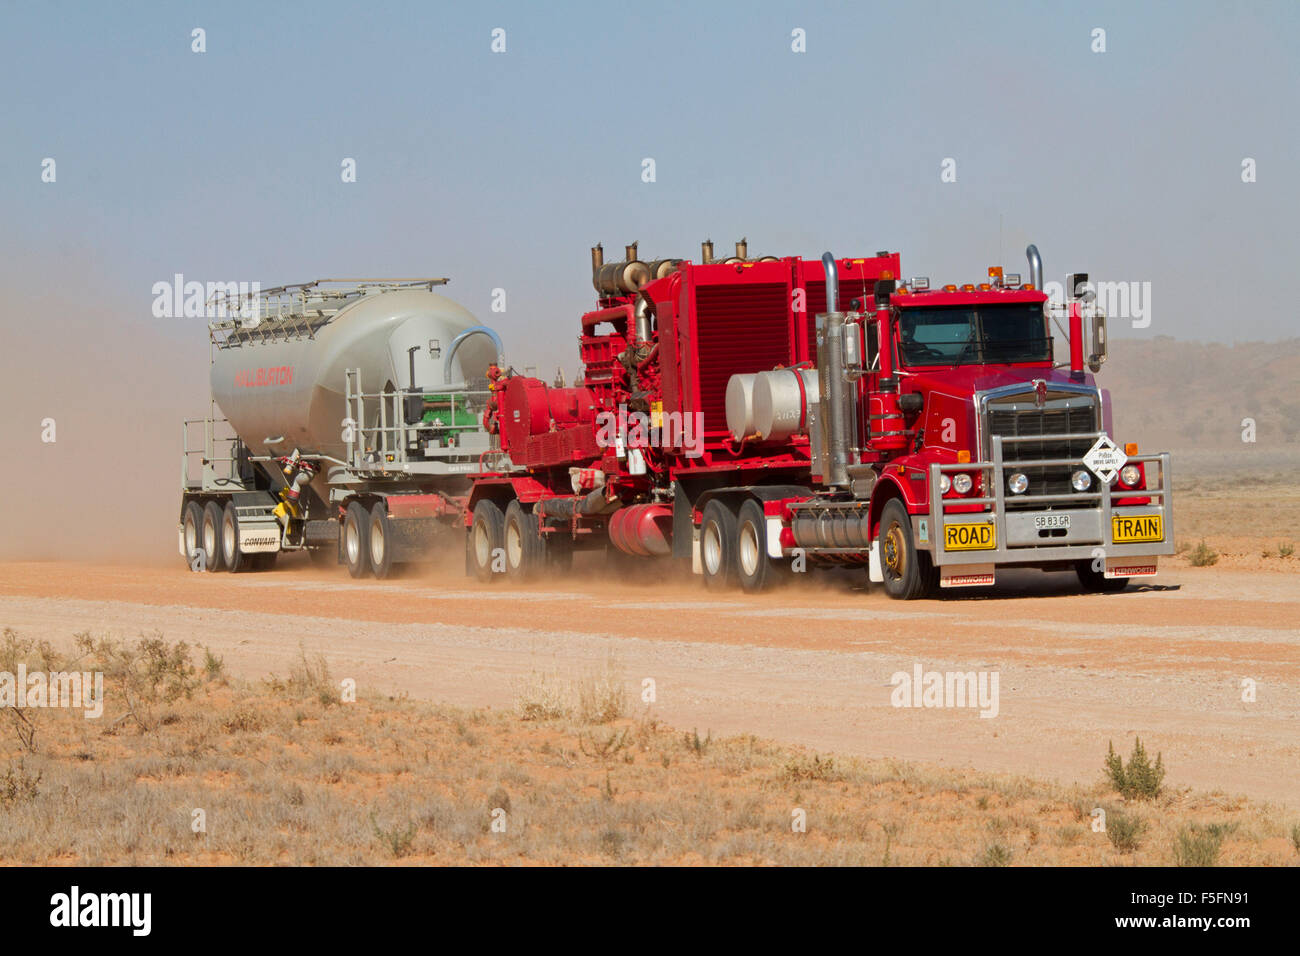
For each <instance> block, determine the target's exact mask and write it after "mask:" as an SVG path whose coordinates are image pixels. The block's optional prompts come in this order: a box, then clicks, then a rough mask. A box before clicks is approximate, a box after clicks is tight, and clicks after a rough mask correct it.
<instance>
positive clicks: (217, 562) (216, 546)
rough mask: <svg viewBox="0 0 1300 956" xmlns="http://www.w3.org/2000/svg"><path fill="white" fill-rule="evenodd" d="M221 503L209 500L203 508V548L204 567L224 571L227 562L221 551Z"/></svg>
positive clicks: (209, 569)
mask: <svg viewBox="0 0 1300 956" xmlns="http://www.w3.org/2000/svg"><path fill="white" fill-rule="evenodd" d="M221 517H222V510H221V505H219V504H217V503H216V502H215V501H209V502H208V503H207V505H205V506H204V508H203V524H202V525H201V526H200V527H201V528H202V529H203V534H202V540H203V544H202V545H201V547H202V549H203V558H204V567H205V568H206V569H207V570H208V571H224V570H225V569H226V562H225V560H224V557H225V556H224V555H223V554H222V553H221Z"/></svg>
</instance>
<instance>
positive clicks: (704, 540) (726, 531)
mask: <svg viewBox="0 0 1300 956" xmlns="http://www.w3.org/2000/svg"><path fill="white" fill-rule="evenodd" d="M737 537H738V535H737V531H736V514H735V512H734V511H732V510H731V509H730V508H728V507H727V506H726V504H724V503H723V502H722V501H721V500H720V499H718V498H714V499H713V500H712V501H710V502H709V503H708V504H707V505H705V506H704V520H703V522H702V523H701V524H700V565H701V566H702V568H703V570H704V584H705V586H706V587H708V588H709V589H710V590H722V589H724V588H729V587H731V586H732V585H734V584H735V583H736V541H737Z"/></svg>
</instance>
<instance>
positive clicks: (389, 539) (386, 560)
mask: <svg viewBox="0 0 1300 956" xmlns="http://www.w3.org/2000/svg"><path fill="white" fill-rule="evenodd" d="M392 531H393V523H392V522H391V521H389V520H388V503H387V502H384V501H379V502H376V503H375V506H374V507H373V508H371V509H370V528H369V530H368V531H367V532H366V544H367V547H366V552H367V553H368V554H369V555H370V570H371V571H373V572H375V577H377V578H386V577H388V575H389V574H390V573H391V572H392V570H393V534H392Z"/></svg>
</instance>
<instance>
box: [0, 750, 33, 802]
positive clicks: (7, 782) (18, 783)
mask: <svg viewBox="0 0 1300 956" xmlns="http://www.w3.org/2000/svg"><path fill="white" fill-rule="evenodd" d="M40 783H41V775H40V774H39V773H37V774H35V775H32V774H30V773H28V772H27V768H26V767H24V766H23V762H22V761H21V760H20V761H18V763H17V764H16V765H15V764H14V763H12V762H11V763H10V764H9V766H8V767H7V768H6V769H5V772H4V775H3V776H0V807H4V808H5V809H6V810H8V809H9V808H10V807H12V806H13V805H14V804H16V803H26V802H28V801H30V800H35V799H36V795H37V794H38V793H40Z"/></svg>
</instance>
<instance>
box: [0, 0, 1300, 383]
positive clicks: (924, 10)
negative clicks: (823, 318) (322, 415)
mask: <svg viewBox="0 0 1300 956" xmlns="http://www.w3.org/2000/svg"><path fill="white" fill-rule="evenodd" d="M0 10H2V11H3V12H2V13H0V20H2V26H3V29H0V83H2V86H0V88H2V89H3V90H4V91H5V92H4V93H3V94H2V97H3V99H2V101H0V141H2V142H3V144H4V147H3V151H2V152H0V215H2V216H3V219H4V221H5V222H6V223H8V224H9V227H10V228H9V229H7V230H6V235H5V237H4V243H5V249H4V251H5V253H6V255H5V257H4V258H5V260H6V264H5V266H4V267H3V270H4V276H5V278H6V279H7V280H8V281H9V282H22V281H24V280H25V279H27V278H29V277H32V276H39V277H40V279H41V281H42V283H50V284H53V285H55V286H58V287H61V288H63V289H65V290H66V291H67V292H68V293H69V294H70V295H73V294H74V293H76V292H77V291H78V290H82V291H84V292H85V294H86V295H85V298H87V300H89V299H90V298H92V297H93V299H94V301H95V302H96V306H95V307H96V308H97V309H101V310H108V311H110V312H111V313H112V314H114V315H115V316H121V317H122V320H123V321H130V322H134V321H135V319H136V318H137V317H139V318H147V316H148V309H149V304H150V302H151V295H150V293H149V290H150V288H151V286H152V284H153V283H154V282H155V281H158V280H159V279H166V278H169V277H170V276H171V275H172V274H173V273H176V272H182V273H184V274H185V275H186V276H187V277H191V278H199V279H241V280H247V281H252V280H256V281H261V282H262V283H263V285H273V284H279V283H282V282H286V281H300V280H304V279H308V278H315V277H318V276H329V275H347V276H352V275H401V276H406V275H447V276H450V277H451V278H452V280H453V281H452V284H451V286H450V287H449V293H450V294H451V295H453V296H454V297H456V298H458V299H459V300H460V301H462V302H463V303H464V304H465V305H466V306H467V307H468V308H470V309H471V310H472V311H474V312H475V313H476V314H478V315H479V316H480V318H481V319H483V320H484V321H487V322H490V323H492V324H494V325H497V326H498V327H499V328H501V329H502V331H503V333H504V334H505V336H506V340H507V352H508V355H509V357H510V359H511V360H512V361H513V362H514V363H515V364H516V365H523V364H536V365H538V366H539V367H541V368H542V369H543V371H544V373H545V374H547V375H549V372H550V369H552V368H553V367H554V366H555V364H557V363H561V364H564V365H565V366H566V367H567V368H568V369H569V370H570V371H571V370H572V368H573V367H574V366H575V365H576V351H575V347H574V341H573V339H574V337H575V336H576V334H577V314H578V313H579V312H580V311H582V310H583V309H585V308H589V307H590V304H591V298H592V297H591V290H590V286H589V283H588V268H587V248H588V246H590V245H591V244H592V243H593V242H596V241H603V242H604V243H605V245H606V247H607V249H609V250H613V249H621V247H622V245H623V243H625V242H627V241H631V240H633V239H636V240H640V242H641V251H642V254H643V257H650V256H660V255H680V256H696V255H698V249H699V242H700V240H701V239H704V238H706V237H709V238H712V239H713V240H714V241H715V242H716V243H717V244H718V247H719V249H720V250H724V249H727V248H729V246H730V243H732V242H733V241H734V240H735V239H737V238H739V237H740V236H742V235H744V236H747V237H748V239H749V242H750V250H751V252H752V253H753V254H778V255H787V254H802V255H808V256H812V255H818V254H820V253H821V251H823V250H824V249H832V250H834V251H836V252H837V253H838V254H840V255H849V254H860V253H864V252H872V251H874V250H876V249H885V248H888V249H891V250H901V252H902V256H903V264H904V271H905V272H906V273H908V274H926V275H930V276H931V277H932V278H934V280H935V281H958V282H964V281H978V279H979V278H981V277H982V276H983V274H984V271H985V267H986V266H988V265H990V264H993V263H994V262H995V261H996V260H997V259H998V255H999V249H1001V258H1002V261H1004V262H1005V263H1006V265H1007V266H1008V268H1009V269H1020V268H1021V267H1022V264H1023V258H1022V253H1023V249H1024V246H1025V243H1026V242H1027V241H1031V240H1032V241H1034V242H1036V243H1037V244H1038V246H1039V248H1040V249H1041V250H1042V252H1043V255H1044V258H1045V260H1046V265H1047V272H1048V277H1049V278H1058V279H1059V278H1061V277H1062V276H1063V275H1064V273H1065V272H1067V271H1073V270H1076V269H1078V270H1085V271H1088V272H1090V273H1091V274H1092V275H1093V276H1094V277H1095V278H1109V279H1118V280H1126V281H1150V282H1151V283H1152V286H1153V298H1154V302H1153V321H1152V324H1151V326H1150V328H1148V329H1146V330H1144V331H1142V332H1141V333H1137V332H1133V331H1131V330H1128V331H1127V334H1144V335H1160V334H1165V335H1173V336H1175V337H1178V338H1201V339H1220V340H1225V341H1233V340H1239V339H1269V338H1277V337H1282V336H1288V335H1291V334H1293V329H1292V323H1291V320H1290V315H1289V313H1288V310H1286V309H1285V308H1284V307H1283V306H1282V305H1281V303H1280V302H1279V301H1278V300H1279V294H1280V290H1281V289H1282V288H1284V287H1285V285H1286V283H1288V282H1289V281H1290V276H1291V273H1292V264H1293V263H1294V261H1295V260H1296V258H1297V253H1300V242H1297V239H1296V235H1295V221H1296V213H1297V212H1298V211H1300V186H1298V185H1297V175H1298V169H1297V158H1298V157H1300V148H1298V147H1300V126H1298V125H1297V123H1296V121H1295V118H1294V112H1293V111H1294V109H1295V107H1296V105H1297V103H1298V102H1300V96H1298V95H1297V94H1300V67H1298V66H1297V64H1298V63H1300V58H1298V57H1297V56H1296V53H1295V50H1296V44H1297V41H1300V29H1297V27H1300V6H1297V5H1296V4H1294V3H1275V4H1268V3H1256V4H1241V5H1237V4H1233V5H1228V4H1208V3H1182V4H1172V3H1170V4H1129V3H1115V4H1108V3H1086V4H1054V3H1051V4H1045V3H1025V4H1021V3H1009V4H996V3H980V4H970V5H967V4H956V3H924V2H922V3H900V4H893V5H890V4H876V3H873V4H856V3H811V2H784V3H775V2H772V3H768V2H749V3H705V4H690V3H672V2H668V3H656V4H653V5H647V4H636V5H623V4H610V3H593V4H574V3H554V4H541V3H529V4H505V3H499V4H494V3H482V4H464V3H452V4H437V3H367V4H345V3H331V2H320V3H312V4H289V3H268V4H257V3H247V4H246V3H168V4H162V3H157V4H150V3H124V4H111V5H109V4H91V3H81V4H77V3H52V4H44V3H42V4H35V3H33V4H21V3H5V4H4V5H3V6H2V7H0ZM194 27H202V28H203V29H205V30H206V40H207V52H206V53H203V54H195V53H192V52H191V49H190V46H191V39H190V33H191V30H192V29H193V28H194ZM496 27H501V28H504V29H505V30H506V44H507V52H506V53H504V54H493V53H492V52H491V50H490V42H491V31H492V29H493V28H496ZM1097 27H1100V28H1103V29H1105V30H1106V45H1107V51H1106V52H1105V53H1094V52H1092V50H1091V45H1092V36H1091V33H1092V30H1093V29H1094V28H1097ZM795 28H800V29H803V30H804V31H806V36H807V52H806V53H803V54H796V53H793V52H792V51H791V31H792V30H793V29H795ZM44 157H53V158H55V159H56V162H57V173H58V180H57V183H54V184H48V183H42V182H41V181H40V163H41V160H42V159H43V158H44ZM344 157H352V158H354V159H355V160H356V161H357V168H358V176H357V182H356V183H350V184H345V183H342V182H341V181H340V175H339V173H340V162H341V160H342V159H343V158H344ZM645 157H652V158H653V159H654V160H655V162H656V173H657V181H656V182H654V183H651V184H647V183H643V182H642V181H641V178H640V173H641V161H642V159H643V158H645ZM946 157H952V158H954V159H955V160H956V162H957V174H958V176H957V182H955V183H947V184H945V183H941V182H940V176H939V173H940V164H941V162H942V161H943V160H944V158H946ZM1244 157H1252V158H1254V159H1255V160H1256V162H1257V164H1258V181H1257V182H1255V183H1253V184H1244V183H1242V182H1241V175H1240V174H1241V161H1242V159H1243V158H1244ZM1220 279H1222V280H1231V281H1230V283H1229V284H1230V285H1231V286H1233V290H1232V292H1231V294H1230V297H1229V299H1225V296H1224V295H1223V293H1222V292H1218V291H1216V292H1214V294H1211V290H1213V289H1215V288H1216V286H1218V283H1217V282H1214V281H1213V280H1220ZM82 283H85V286H84V288H83V286H82V285H81V284H82ZM497 287H501V288H504V289H506V291H507V300H506V301H507V312H506V314H505V315H493V314H491V313H490V312H489V302H490V296H491V290H492V289H493V288H497ZM74 301H75V297H74ZM13 304H14V303H13V300H11V308H12V307H13ZM74 308H75V307H74ZM86 321H87V322H91V321H95V320H93V319H91V318H90V317H86ZM153 321H154V325H153V326H150V325H148V324H145V325H143V326H141V328H142V329H144V330H147V331H145V332H144V333H143V334H144V335H146V336H148V337H150V338H153V339H154V344H155V346H156V347H157V348H158V349H159V350H160V354H161V353H162V351H165V350H166V348H167V347H168V346H170V345H176V346H182V347H183V346H184V345H185V344H186V343H197V344H196V345H195V347H194V363H195V364H194V368H195V369H196V370H198V371H201V370H202V367H203V365H204V364H205V363H206V351H205V349H204V348H203V347H202V343H203V340H204V338H205V335H204V331H203V329H202V327H201V323H199V322H197V321H195V320H191V321H190V322H189V323H188V324H186V323H184V322H182V321H181V320H174V321H173V322H172V325H170V326H167V327H165V328H162V329H159V328H158V325H157V324H158V320H153ZM1115 332H1116V334H1118V335H1123V334H1126V330H1125V329H1124V328H1122V327H1120V328H1117V329H1116V330H1115ZM140 346H141V347H142V348H146V349H147V348H149V347H151V346H150V343H149V342H147V341H146V342H142V343H140ZM177 354H180V353H177ZM182 361H183V360H182Z"/></svg>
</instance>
